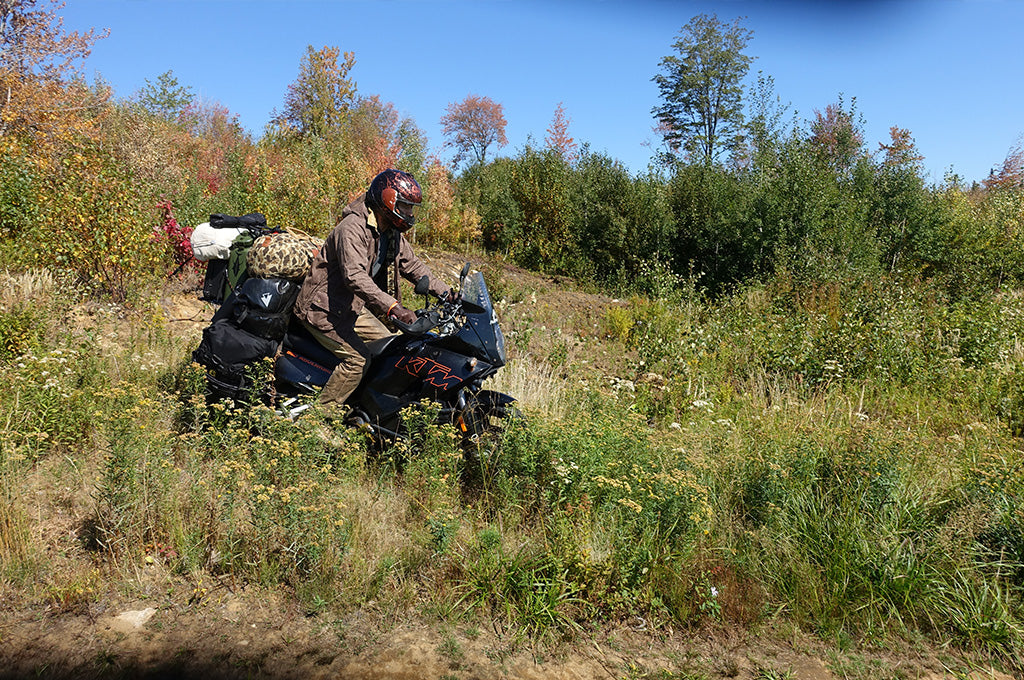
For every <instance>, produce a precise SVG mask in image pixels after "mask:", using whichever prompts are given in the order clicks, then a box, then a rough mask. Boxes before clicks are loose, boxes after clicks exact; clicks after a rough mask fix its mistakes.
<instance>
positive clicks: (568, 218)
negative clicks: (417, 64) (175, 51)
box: [0, 0, 1024, 300]
mask: <svg viewBox="0 0 1024 680" xmlns="http://www.w3.org/2000/svg"><path fill="white" fill-rule="evenodd" d="M59 8H60V5H59V4H55V3H52V2H47V1H46V0H9V1H8V2H0V241H2V245H3V248H2V250H0V253H2V255H0V257H2V259H3V264H4V265H6V266H50V267H58V268H61V269H64V270H67V271H70V272H72V273H73V274H74V276H75V280H77V281H78V282H79V284H80V285H81V286H82V287H83V288H87V289H89V290H96V291H98V292H101V293H103V294H106V295H109V296H111V297H113V298H115V299H118V300H131V299H132V297H133V295H135V291H139V290H142V289H144V288H146V287H147V286H149V285H152V284H155V283H156V282H157V281H159V280H161V279H163V278H165V277H166V276H168V275H169V274H171V273H173V272H175V271H179V270H180V269H181V266H182V264H183V260H184V259H185V258H186V257H187V249H186V248H185V246H184V239H185V238H186V235H187V231H188V229H190V228H191V227H192V226H194V225H196V224H199V223H201V222H203V221H206V220H207V219H208V216H209V215H210V214H211V213H214V212H218V213H233V214H245V213H249V212H261V213H263V214H264V215H266V216H267V218H268V220H269V221H270V222H271V224H275V225H279V226H284V227H298V228H300V229H302V230H303V231H306V232H308V233H312V234H319V235H323V234H325V233H326V232H327V231H328V230H329V229H330V228H332V227H333V225H334V224H336V223H337V221H338V219H339V217H340V215H341V211H342V210H343V208H344V206H345V205H347V204H348V203H349V202H350V201H351V200H352V199H353V198H355V197H356V196H358V195H359V194H360V193H361V192H362V191H364V190H365V188H366V186H367V185H368V184H369V182H370V180H371V179H372V178H373V177H374V176H375V175H376V174H377V173H378V172H380V171H381V170H383V169H385V168H389V167H395V168H399V169H402V170H407V171H410V172H412V173H413V174H414V175H415V176H416V177H417V179H418V180H419V181H420V183H421V185H423V188H424V193H425V201H424V210H423V215H422V218H421V220H420V223H419V226H418V227H417V229H416V231H415V232H413V233H412V234H411V237H412V238H414V239H416V240H417V242H418V243H420V244H424V245H430V246H437V247H459V248H473V247H483V248H487V249H489V250H492V251H494V252H498V253H501V254H503V255H505V256H507V257H509V258H511V259H512V260H514V261H516V262H519V263H520V264H522V265H524V266H528V267H531V268H534V269H541V270H547V271H552V272H560V273H567V274H571V275H574V276H578V277H581V278H585V279H590V280H593V281H596V282H598V283H600V284H603V285H610V286H618V287H630V286H632V287H634V288H636V287H639V288H640V289H644V290H646V288H647V286H648V284H649V282H648V281H646V280H645V278H644V276H643V275H642V274H640V273H639V272H643V271H648V270H649V269H650V267H655V268H656V269H657V270H658V271H663V272H669V273H671V275H672V276H675V277H688V276H690V275H691V274H693V275H699V279H700V282H701V285H702V286H705V287H706V288H707V289H709V290H712V291H717V290H726V289H728V288H729V287H731V286H734V285H737V284H740V283H743V282H748V281H751V280H767V279H770V278H771V277H774V276H783V275H784V276H794V277H798V278H811V279H814V278H828V277H836V276H847V275H857V276H864V275H867V276H879V275H897V274H899V275H907V276H921V277H932V278H936V279H939V280H941V281H944V282H946V283H947V285H948V286H949V289H950V291H951V292H952V294H955V295H962V294H965V291H967V290H971V289H979V288H994V287H998V286H1001V285H1006V284H1016V283H1024V255H1021V253H1024V198H1022V196H1024V186H1022V182H1024V179H1022V177H1024V170H1022V167H1024V152H1022V151H1021V145H1020V144H1018V145H1017V146H1016V147H1015V148H1014V149H1011V151H1010V153H1009V154H1008V155H1007V157H1006V159H1005V160H1004V162H1003V163H1002V165H1000V166H998V167H996V168H995V169H994V170H993V172H992V174H991V175H990V176H989V177H988V178H987V179H986V180H985V181H984V182H983V183H981V184H979V185H975V186H965V185H964V184H963V183H962V180H961V179H960V178H958V177H956V176H952V175H951V176H949V177H946V178H942V180H941V181H940V182H933V183H932V184H931V185H929V178H927V177H925V176H924V174H923V169H922V162H921V161H922V160H923V159H922V157H921V154H920V152H919V151H918V150H917V148H916V145H915V143H914V139H913V135H912V133H911V131H910V130H907V129H904V128H901V127H899V126H895V125H894V126H892V127H891V130H890V136H889V140H888V141H886V142H884V143H881V144H878V146H877V148H875V149H871V148H869V145H868V144H867V143H866V141H865V137H864V124H863V121H862V120H861V118H860V116H859V114H858V113H857V111H856V100H855V99H850V100H849V102H848V103H847V102H845V101H844V100H843V99H842V98H840V99H839V101H837V102H833V103H830V104H827V105H826V106H825V107H824V108H823V109H820V110H816V111H814V113H813V116H812V117H811V119H809V120H806V121H802V122H801V121H796V120H794V122H793V123H792V125H791V126H789V127H788V128H787V127H786V125H785V120H786V118H785V115H784V113H785V112H784V110H783V109H782V108H778V107H776V106H775V105H774V104H772V101H773V93H772V92H771V91H770V87H771V79H770V78H767V79H766V78H761V79H759V87H760V88H761V90H759V91H758V93H755V94H754V95H753V97H752V99H753V101H747V102H746V104H747V106H748V108H749V109H750V111H751V113H752V115H751V117H750V121H749V124H748V123H744V122H743V118H742V117H741V116H739V115H735V116H733V115H732V109H730V115H729V121H728V122H729V126H730V129H729V130H728V132H729V134H728V135H727V137H728V138H726V137H722V136H721V135H720V134H719V133H722V132H723V129H721V128H716V131H715V135H717V136H715V138H714V139H712V136H714V135H712V136H709V135H708V134H704V135H703V136H701V134H697V132H699V131H698V130H697V128H693V129H692V130H690V132H693V133H694V134H695V135H696V136H695V137H692V138H689V142H688V143H690V145H691V147H692V150H691V152H690V153H678V154H677V153H669V152H665V153H660V154H656V160H657V161H659V162H660V165H659V166H656V167H654V166H652V167H654V169H652V171H651V172H650V173H647V174H643V173H641V174H630V172H629V171H627V170H626V169H625V168H624V167H623V166H622V165H621V164H620V163H619V162H618V161H616V160H615V159H613V158H609V157H607V156H605V155H602V154H595V153H592V152H591V151H590V150H589V147H588V145H587V144H586V143H585V142H581V141H579V140H577V139H576V138H574V137H573V136H572V135H571V134H570V129H569V128H570V118H569V116H568V115H567V112H566V110H565V108H564V106H563V105H562V103H559V104H558V105H557V107H556V109H555V112H554V116H553V118H552V121H551V124H550V127H549V128H548V129H547V131H546V133H547V134H546V136H545V138H544V145H543V147H541V148H537V147H535V146H534V145H533V144H532V143H528V144H527V145H526V147H525V148H524V149H522V150H521V151H519V152H518V153H517V154H516V155H515V156H512V157H508V156H505V157H502V156H499V155H498V154H497V151H498V150H499V149H501V148H502V147H504V146H505V145H506V144H507V143H508V139H507V137H506V134H505V129H506V125H507V121H506V119H505V113H504V107H503V106H502V104H501V103H499V102H496V101H494V100H493V99H491V98H489V97H486V96H480V95H469V96H467V97H466V98H465V99H464V100H462V101H460V102H453V103H451V104H449V106H448V107H447V109H446V111H445V113H444V115H443V116H442V117H441V119H440V120H441V124H442V127H443V130H442V132H443V135H444V140H443V144H444V146H443V148H445V149H447V150H449V151H451V152H452V156H451V159H450V163H447V164H446V163H444V162H442V161H441V160H440V159H439V158H437V157H436V156H435V155H434V152H433V151H431V149H430V148H429V144H428V140H427V139H426V137H425V135H424V134H423V133H422V131H421V130H420V129H419V128H418V127H417V126H416V123H415V121H413V120H411V119H409V118H403V117H402V116H401V115H399V113H398V110H397V109H396V107H395V106H394V105H393V104H392V103H390V102H387V101H384V100H383V99H381V98H380V97H378V96H376V95H367V94H363V93H361V92H359V90H358V88H357V86H356V83H355V82H354V80H353V79H352V77H351V75H352V70H353V67H354V65H355V63H356V62H355V55H354V54H352V53H348V52H342V51H341V50H340V49H338V48H336V47H326V46H325V47H320V48H316V47H314V46H309V47H308V48H307V50H306V53H305V54H304V56H303V57H302V59H301V60H300V63H299V64H297V68H296V79H295V81H294V82H293V83H292V84H291V85H290V86H288V87H287V88H286V90H285V91H284V92H282V109H281V112H280V113H279V114H278V115H276V116H275V117H274V118H273V120H272V121H271V123H270V124H269V125H268V126H267V128H266V129H265V130H264V131H263V133H262V135H261V136H259V137H258V138H254V137H253V136H252V135H251V134H250V133H248V132H247V131H245V130H244V129H242V127H241V126H240V125H239V123H238V121H237V118H236V117H235V116H234V115H233V114H232V113H231V112H230V111H229V110H227V109H226V108H225V107H224V106H222V105H220V104H219V103H217V102H215V101H207V100H199V99H197V98H196V97H195V96H194V94H193V93H192V91H191V89H190V88H189V87H187V86H184V85H181V84H179V83H178V81H177V79H176V78H175V77H174V75H173V73H172V72H170V71H168V72H167V73H164V74H160V75H159V76H156V77H154V78H153V79H147V81H146V83H147V84H146V87H144V88H143V89H142V90H141V91H140V92H137V93H133V94H131V95H129V96H127V97H123V96H122V97H118V96H115V93H113V92H112V91H111V90H110V88H109V87H108V86H106V85H104V84H103V83H96V84H93V85H89V84H87V83H85V82H84V81H83V80H82V78H81V77H80V76H79V75H78V72H77V68H78V66H79V65H80V64H81V62H82V60H83V59H85V58H86V57H87V56H88V54H89V50H90V48H91V46H92V45H93V43H94V42H95V41H96V40H98V39H101V38H102V37H103V35H104V34H103V33H100V32H96V31H89V32H87V33H84V34H83V33H69V32H67V31H65V30H64V28H63V26H62V23H61V21H60V18H59ZM704 19H707V17H705V18H704ZM713 23H715V22H711V23H708V22H707V21H704V22H703V23H702V22H697V23H694V24H693V25H692V26H691V28H692V29H694V30H695V29H696V28H700V27H705V28H707V27H713V26H712V24H713ZM705 24H707V26H705ZM716 25H718V27H719V28H721V27H722V26H725V27H726V28H729V25H724V24H720V23H719V24H716ZM730 30H734V31H735V32H736V33H735V35H734V36H733V38H734V39H735V41H734V42H735V44H734V46H733V48H732V49H734V50H735V49H740V48H741V47H742V46H744V45H745V44H746V38H747V37H749V36H748V35H747V33H746V32H744V31H743V30H741V27H739V26H738V24H734V25H732V27H731V28H730ZM691 33H693V34H692V35H691V36H690V37H691V38H694V40H691V41H690V42H686V43H685V44H686V46H687V52H686V55H680V59H682V58H683V57H684V56H685V57H686V58H689V56H690V51H693V50H697V51H698V52H699V51H700V50H703V49H709V50H711V51H712V52H714V49H713V48H714V46H713V45H710V44H706V41H704V42H702V41H703V40H704V39H703V37H701V36H705V33H707V35H709V36H710V35H712V34H713V33H714V31H711V32H707V31H703V29H702V31H701V32H700V33H699V35H698V33H696V32H693V31H691ZM697 37H701V41H696V38H697ZM705 37H706V36H705ZM684 42H685V41H684ZM691 43H692V44H691ZM725 56H728V55H725ZM684 61H685V59H684ZM745 63H747V62H743V63H738V62H737V63H736V64H733V65H734V66H737V65H738V66H741V67H742V66H743V65H744V64H745ZM679 64H680V65H682V61H680V62H679ZM674 65H676V62H674V61H671V60H670V61H668V62H666V63H665V64H663V66H673V67H674ZM740 70H742V69H740ZM678 75H685V73H682V72H680V74H678ZM673 82H675V80H673ZM679 83H680V84H681V85H686V84H689V86H692V87H697V86H698V85H701V84H702V83H703V84H707V82H705V81H704V80H701V79H697V80H693V79H689V78H682V79H680V80H679ZM721 85H722V86H723V87H725V86H728V87H729V88H730V90H729V95H730V97H733V96H734V95H735V94H736V93H735V92H733V91H732V89H731V88H732V86H733V85H735V83H732V82H731V81H730V82H728V83H726V82H723V83H721ZM765 88H768V89H767V90H765ZM762 90H764V91H762ZM672 92H674V90H673V91H672ZM663 94H665V95H669V94H671V96H675V95H674V94H672V93H670V92H668V91H667V90H666V91H665V92H664V93H663ZM774 99H777V98H774ZM666 103H667V104H668V103H672V102H666ZM678 103H680V104H682V103H685V102H678ZM734 103H735V102H734ZM730 106H731V105H730ZM773 107H775V108H773ZM673 111H675V109H673ZM666 112H669V111H668V109H664V110H658V111H657V112H655V113H656V115H655V123H657V124H658V125H660V128H659V134H660V135H661V136H662V137H663V138H664V140H665V143H666V144H668V145H669V151H671V147H672V145H673V144H676V143H677V142H678V143H680V144H681V143H682V142H683V141H684V140H683V139H682V137H678V138H677V137H674V136H673V134H675V133H680V134H681V131H682V132H685V131H686V130H689V128H685V129H684V128H680V127H678V126H676V127H671V126H669V125H668V124H669V123H670V122H673V121H674V122H675V123H680V122H681V121H683V118H681V117H677V118H675V119H672V118H671V117H666V116H665V115H663V114H665V113H666ZM675 112H676V113H678V114H679V116H683V117H685V116H688V115H690V114H693V113H695V112H696V113H700V112H699V111H696V109H693V107H691V108H689V109H687V108H685V107H684V108H682V109H679V110H678V111H675ZM704 113H705V114H709V115H710V114H711V113H714V112H707V111H706V112H704ZM719 113H721V112H719ZM684 114H685V115H684ZM666 126H668V127H666ZM673 130H674V131H675V132H673ZM687 134H689V133H687ZM701 144H704V147H703V151H702V152H698V151H699V150H700V149H699V147H700V145H701ZM694 145H696V146H694ZM681 148H682V147H679V149H681ZM679 149H677V150H679ZM725 151H728V152H729V153H728V154H726V153H725ZM187 268H188V266H187V265H186V266H185V268H184V270H185V271H187Z"/></svg>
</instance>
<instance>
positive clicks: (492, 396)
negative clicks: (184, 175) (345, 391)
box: [192, 213, 518, 441]
mask: <svg viewBox="0 0 1024 680" xmlns="http://www.w3.org/2000/svg"><path fill="white" fill-rule="evenodd" d="M200 226H201V227H210V229H207V230H205V231H203V232H202V236H201V237H202V238H204V239H208V240H210V241H213V242H214V248H220V251H219V253H218V255H217V257H219V258H225V257H226V258H227V259H211V260H210V261H209V263H208V267H207V275H206V282H205V283H204V287H203V296H202V299H205V300H208V301H210V302H214V303H216V304H220V305H221V307H220V309H219V310H218V311H217V313H216V314H214V317H213V321H212V322H211V324H210V326H209V327H207V328H206V329H205V330H204V331H203V341H202V342H201V343H200V346H199V348H197V350H196V351H195V352H193V355H192V356H193V359H194V360H195V361H196V362H197V363H199V364H201V365H203V366H204V367H205V368H206V369H207V392H208V394H207V396H208V398H209V399H210V400H211V401H215V400H219V399H224V398H228V399H232V400H234V401H236V402H243V403H244V402H245V401H248V400H250V399H251V398H252V397H254V396H256V395H255V394H253V392H252V389H253V387H254V385H253V381H252V380H251V379H250V377H249V376H248V375H247V370H248V368H249V367H251V366H252V364H253V363H254V362H256V361H258V360H260V359H264V358H273V362H274V379H273V380H272V381H271V385H268V387H270V388H271V389H270V390H269V391H268V392H264V393H262V394H260V395H259V398H262V399H263V400H264V401H265V402H267V403H268V404H269V405H272V406H273V407H275V408H276V409H277V410H278V412H279V413H281V414H282V415H285V416H287V417H294V416H296V415H298V414H299V413H301V412H302V411H303V410H305V409H307V408H309V405H310V404H309V402H310V399H308V398H306V399H303V397H310V396H313V395H315V394H316V393H317V391H318V390H319V389H320V388H322V387H323V386H324V385H325V384H326V383H327V379H328V378H329V377H330V375H331V372H332V371H333V370H334V367H335V366H336V365H337V363H338V359H337V358H336V357H335V356H334V355H333V354H332V353H331V352H330V351H329V350H327V349H326V348H325V347H324V346H323V345H321V344H320V343H319V342H318V341H317V340H316V339H315V338H314V337H313V336H312V335H311V334H310V333H309V331H308V330H306V328H305V326H303V325H302V324H301V323H300V322H298V320H297V319H295V318H294V317H293V315H292V313H291V310H292V306H293V305H294V303H295V298H296V296H297V295H298V289H299V286H300V285H301V282H300V280H299V281H297V280H294V279H291V280H289V279H284V278H275V277H273V276H271V277H269V278H260V277H254V276H251V274H252V272H250V271H249V270H248V268H247V262H248V260H249V257H248V254H249V249H250V248H251V247H253V243H254V242H258V243H263V242H264V241H265V239H266V237H268V236H272V235H273V234H275V233H279V230H276V229H273V228H269V227H267V225H266V220H265V218H264V217H263V215H261V214H259V213H250V214H249V215H244V216H241V217H234V216H230V215H220V214H216V215H211V216H210V222H209V223H208V224H206V225H200ZM227 228H233V229H234V231H232V232H226V231H223V230H225V229H227ZM198 229H199V228H197V232H198ZM236 233H237V234H238V235H237V236H236V235H235V234H236ZM221 234H228V237H227V238H224V237H222V236H221ZM194 236H195V235H194ZM232 239H233V240H232ZM218 241H226V242H228V243H230V247H229V248H228V247H227V246H224V245H223V243H220V242H218ZM193 249H194V250H196V239H195V238H194V239H193ZM428 289H429V282H428V280H427V278H426V277H424V278H423V279H421V280H420V281H419V282H418V283H417V285H416V290H415V292H416V294H417V295H423V296H424V297H425V299H426V298H427V296H428ZM426 301H427V303H428V306H427V307H426V308H425V309H421V310H418V311H417V312H416V314H417V319H416V321H415V322H413V323H412V324H408V325H406V324H403V323H401V322H399V321H393V323H394V325H395V327H397V328H398V329H399V330H400V331H401V333H400V334H398V335H393V336H389V337H387V338H383V339H381V340H377V341H375V342H371V343H369V349H370V352H371V356H370V358H369V365H368V366H367V370H366V371H365V372H364V375H363V379H362V381H361V382H360V384H359V386H358V387H357V388H356V390H355V391H354V392H353V393H352V395H351V396H350V397H349V398H348V400H347V401H346V404H347V405H348V406H350V407H351V413H350V414H349V416H348V417H347V419H346V420H347V422H349V423H350V424H352V425H357V426H363V427H367V428H369V429H370V430H371V432H372V433H373V434H374V435H375V439H377V440H380V441H387V440H394V439H395V438H398V437H402V436H404V432H403V428H402V424H401V412H402V410H403V409H405V408H407V407H409V406H410V405H412V404H415V403H418V402H421V401H423V400H430V401H433V402H436V403H437V404H439V405H440V412H439V415H438V419H439V420H440V421H441V422H449V423H452V424H454V425H455V426H456V427H457V428H458V429H459V431H460V432H461V433H462V435H463V438H464V439H465V440H466V441H477V440H479V438H480V437H481V435H483V434H485V433H487V432H488V431H493V430H496V429H500V428H501V426H502V424H503V422H504V421H506V420H508V419H509V418H512V417H515V416H516V415H517V414H518V411H517V410H516V408H515V406H514V403H515V399H514V398H512V397H510V396H508V395H507V394H502V393H500V392H495V391H492V390H485V389H483V383H484V381H485V380H486V379H487V378H489V377H491V376H493V375H494V374H495V373H496V372H497V370H498V369H499V368H501V367H502V366H504V365H505V362H506V360H507V357H506V354H505V338H504V336H503V335H502V332H501V327H500V326H499V325H498V318H497V315H496V314H495V312H494V305H493V303H492V301H491V297H490V294H489V293H488V291H487V286H486V284H485V283H484V278H483V274H481V273H480V272H473V273H470V267H469V264H468V263H467V264H466V266H465V267H463V269H462V272H461V274H460V275H459V292H458V293H457V294H455V295H453V296H452V297H451V298H450V299H440V298H439V299H437V300H436V301H435V302H434V303H433V304H429V299H427V300H426Z"/></svg>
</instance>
